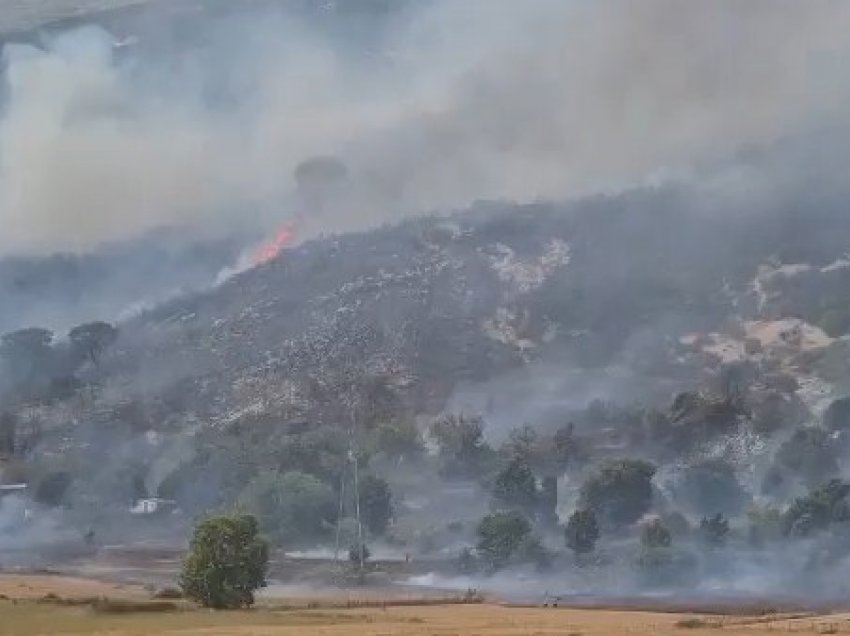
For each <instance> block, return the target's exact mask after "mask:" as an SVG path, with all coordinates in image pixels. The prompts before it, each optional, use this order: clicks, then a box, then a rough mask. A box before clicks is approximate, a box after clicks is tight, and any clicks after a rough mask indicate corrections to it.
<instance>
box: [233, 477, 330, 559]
mask: <svg viewBox="0 0 850 636" xmlns="http://www.w3.org/2000/svg"><path fill="white" fill-rule="evenodd" d="M239 504H240V506H241V507H242V508H244V509H245V510H246V511H248V512H250V513H252V514H254V515H256V516H257V518H258V519H259V520H260V525H261V526H262V528H263V530H264V532H266V533H267V534H268V535H269V536H271V537H273V538H274V539H275V541H276V542H278V543H282V544H290V545H291V544H293V543H300V542H306V541H311V542H312V541H317V540H319V539H321V538H322V536H324V535H325V534H326V533H327V532H328V530H329V529H330V528H331V527H333V523H334V520H335V518H336V515H337V501H336V497H335V495H334V492H333V489H331V487H330V486H328V485H327V484H325V483H323V482H321V481H319V480H318V479H316V478H315V477H313V476H311V475H307V474H305V473H299V472H288V473H282V474H281V473H278V472H275V471H266V472H263V473H260V474H259V475H258V476H257V477H256V478H255V479H254V480H253V481H252V482H251V483H249V484H248V486H247V487H246V488H245V489H244V490H243V491H242V494H241V495H240V496H239Z"/></svg>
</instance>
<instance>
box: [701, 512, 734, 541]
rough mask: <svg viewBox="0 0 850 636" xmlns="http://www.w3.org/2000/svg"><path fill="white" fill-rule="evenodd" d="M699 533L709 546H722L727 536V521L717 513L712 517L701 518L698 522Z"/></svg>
mask: <svg viewBox="0 0 850 636" xmlns="http://www.w3.org/2000/svg"><path fill="white" fill-rule="evenodd" d="M699 533H700V537H701V538H702V540H703V541H704V542H705V543H706V544H708V545H710V546H714V547H717V546H721V545H724V544H725V543H726V536H727V535H728V534H729V521H728V520H727V519H726V518H725V517H724V516H723V515H722V514H720V513H719V512H718V513H717V514H716V515H714V516H713V517H703V518H702V519H701V520H700V522H699Z"/></svg>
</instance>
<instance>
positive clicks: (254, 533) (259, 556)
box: [179, 515, 269, 609]
mask: <svg viewBox="0 0 850 636" xmlns="http://www.w3.org/2000/svg"><path fill="white" fill-rule="evenodd" d="M268 561H269V546H268V543H267V542H266V541H265V539H263V538H262V537H261V536H260V535H259V530H258V525H257V520H256V518H255V517H252V516H250V515H231V516H220V517H211V518H209V519H205V520H204V521H201V522H200V523H199V524H198V525H197V526H196V527H195V532H194V534H193V536H192V541H191V543H190V545H189V554H188V555H187V557H186V559H185V560H184V562H183V570H182V572H181V574H180V581H179V582H180V588H181V589H182V590H183V593H184V594H185V595H186V598H188V599H190V600H193V601H195V602H197V603H200V604H201V605H203V606H204V607H211V608H215V609H236V608H240V607H249V606H251V605H253V603H254V592H255V591H256V590H258V589H259V588H261V587H263V586H265V584H266V570H267V568H268Z"/></svg>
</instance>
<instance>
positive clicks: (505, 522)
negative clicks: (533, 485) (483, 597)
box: [477, 511, 531, 569]
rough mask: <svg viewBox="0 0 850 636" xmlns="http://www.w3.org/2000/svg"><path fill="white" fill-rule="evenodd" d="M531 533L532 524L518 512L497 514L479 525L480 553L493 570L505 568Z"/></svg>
mask: <svg viewBox="0 0 850 636" xmlns="http://www.w3.org/2000/svg"><path fill="white" fill-rule="evenodd" d="M530 532H531V524H530V523H529V522H528V520H527V519H526V518H525V517H524V516H523V515H521V514H520V513H518V512H515V511H511V512H496V513H494V514H491V515H487V516H486V517H484V518H483V519H482V520H481V523H480V524H479V525H478V530H477V535H478V545H477V548H478V552H479V554H480V555H481V556H482V558H483V559H484V560H485V561H486V562H487V564H488V565H489V566H490V568H491V569H498V568H500V567H503V566H504V565H505V564H507V562H508V561H509V560H510V558H511V557H512V556H513V555H514V554H515V553H516V551H517V549H519V547H520V546H521V545H522V543H523V540H524V539H525V538H526V537H527V536H528V534H529V533H530Z"/></svg>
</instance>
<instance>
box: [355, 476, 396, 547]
mask: <svg viewBox="0 0 850 636" xmlns="http://www.w3.org/2000/svg"><path fill="white" fill-rule="evenodd" d="M360 514H361V516H362V518H363V523H364V524H365V526H366V527H367V528H368V529H369V532H371V533H372V534H374V535H382V534H384V532H386V530H387V526H388V525H389V522H390V519H392V516H393V497H392V492H391V491H390V486H389V484H388V483H387V482H386V481H385V480H384V479H381V478H380V477H376V476H375V475H366V477H365V478H364V479H363V481H362V483H361V484H360Z"/></svg>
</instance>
